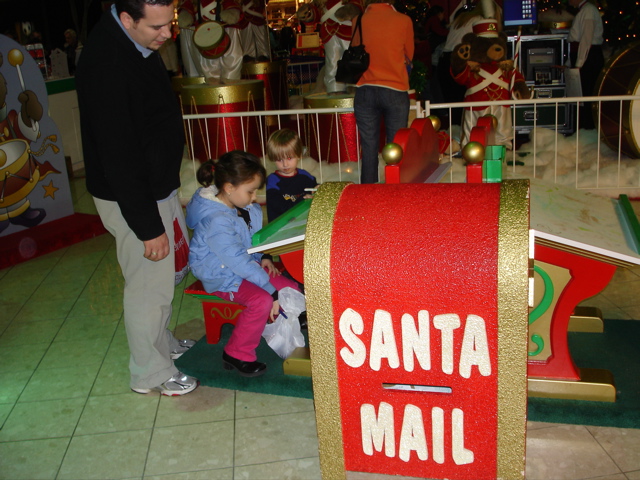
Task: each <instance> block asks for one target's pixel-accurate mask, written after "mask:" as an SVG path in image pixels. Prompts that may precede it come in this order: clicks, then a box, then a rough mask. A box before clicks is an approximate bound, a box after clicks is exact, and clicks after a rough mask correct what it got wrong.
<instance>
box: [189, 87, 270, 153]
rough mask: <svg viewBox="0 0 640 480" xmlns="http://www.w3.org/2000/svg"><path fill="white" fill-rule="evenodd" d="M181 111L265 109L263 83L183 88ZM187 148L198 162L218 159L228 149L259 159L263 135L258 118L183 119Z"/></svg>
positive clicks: (220, 112) (254, 110)
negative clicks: (248, 153) (189, 147)
mask: <svg viewBox="0 0 640 480" xmlns="http://www.w3.org/2000/svg"><path fill="white" fill-rule="evenodd" d="M181 98H182V108H183V110H184V113H185V114H209V113H218V114H225V113H236V112H258V111H263V110H264V84H263V82H262V80H236V81H234V82H233V83H228V84H219V85H210V84H206V83H205V84H201V85H184V86H183V87H182V93H181ZM185 121H186V122H187V123H186V125H185V129H186V132H187V135H189V136H190V139H189V140H188V142H189V145H190V146H191V144H192V145H193V152H194V155H195V157H196V158H198V159H199V160H200V161H206V160H208V159H215V158H219V157H220V155H222V154H223V153H226V152H229V151H231V150H245V151H247V152H250V153H253V154H254V155H257V156H262V144H261V139H262V138H263V137H264V134H263V132H262V129H261V124H260V117H259V116H223V117H216V118H206V119H193V120H185Z"/></svg>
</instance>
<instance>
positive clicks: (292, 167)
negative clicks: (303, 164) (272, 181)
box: [276, 157, 298, 177]
mask: <svg viewBox="0 0 640 480" xmlns="http://www.w3.org/2000/svg"><path fill="white" fill-rule="evenodd" d="M297 169H298V159H297V158H295V157H284V158H281V159H280V160H276V170H278V173H279V174H280V175H283V176H285V177H292V176H294V175H295V174H296V170H297Z"/></svg>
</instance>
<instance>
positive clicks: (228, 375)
mask: <svg viewBox="0 0 640 480" xmlns="http://www.w3.org/2000/svg"><path fill="white" fill-rule="evenodd" d="M232 330H233V326H232V325H228V324H227V325H224V326H223V327H222V335H221V337H220V342H219V343H217V344H215V345H210V344H208V343H207V340H206V337H203V338H202V339H201V340H200V341H199V342H198V343H196V344H195V345H194V346H193V347H192V348H190V349H189V351H188V352H187V353H185V354H184V355H182V356H181V357H180V358H179V359H177V360H176V362H175V363H176V366H177V367H178V368H179V369H180V371H181V372H184V373H186V374H187V375H192V376H194V377H196V378H197V379H199V380H200V383H201V384H202V385H206V386H208V387H217V388H228V389H230V390H242V391H244V392H255V393H268V394H271V395H283V396H287V397H302V398H313V392H312V388H311V378H310V377H300V376H294V375H285V374H284V373H283V371H282V361H283V360H282V358H280V357H279V356H278V355H276V354H275V353H274V351H273V350H271V348H269V345H267V343H266V342H265V340H264V338H263V339H262V340H260V345H259V346H258V348H257V350H256V353H257V354H258V359H259V360H260V361H261V362H264V363H266V364H267V373H265V374H264V375H261V376H260V377H253V378H247V377H242V376H240V375H238V373H237V372H236V371H235V370H234V371H229V370H225V369H224V368H222V348H223V347H224V345H225V344H226V343H227V340H228V339H229V336H230V335H231V331H232ZM305 338H306V332H305Z"/></svg>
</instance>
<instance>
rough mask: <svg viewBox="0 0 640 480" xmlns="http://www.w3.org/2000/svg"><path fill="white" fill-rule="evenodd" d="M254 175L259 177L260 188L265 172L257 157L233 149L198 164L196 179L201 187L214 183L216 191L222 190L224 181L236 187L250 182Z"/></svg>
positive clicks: (265, 175)
mask: <svg viewBox="0 0 640 480" xmlns="http://www.w3.org/2000/svg"><path fill="white" fill-rule="evenodd" d="M256 175H258V176H259V177H260V180H261V181H260V188H262V187H263V186H264V182H265V179H266V178H267V172H266V170H265V168H264V167H263V166H262V164H261V163H260V160H258V157H256V156H255V155H253V154H251V153H247V152H243V151H242V150H233V151H232V152H228V153H225V154H224V155H222V156H221V157H220V158H219V159H218V160H217V161H215V162H214V161H213V160H207V161H206V162H204V163H203V164H202V165H200V168H199V169H198V172H197V173H196V179H197V180H198V183H199V184H200V185H202V186H203V187H209V186H210V185H215V186H216V188H217V189H218V191H222V187H223V186H224V184H225V183H230V184H231V185H233V186H234V187H237V186H238V185H242V184H243V183H246V182H250V181H251V180H253V178H254V177H255V176H256Z"/></svg>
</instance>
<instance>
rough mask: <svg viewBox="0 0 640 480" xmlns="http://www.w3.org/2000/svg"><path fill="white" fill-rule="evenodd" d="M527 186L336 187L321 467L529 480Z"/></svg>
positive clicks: (316, 289)
mask: <svg viewBox="0 0 640 480" xmlns="http://www.w3.org/2000/svg"><path fill="white" fill-rule="evenodd" d="M528 244H529V243H528V182H527V181H506V182H503V183H501V184H448V185H444V184H399V185H353V184H344V183H325V184H324V185H322V186H321V187H320V189H319V190H318V192H317V194H316V196H315V198H314V200H313V202H312V204H311V209H310V212H309V219H308V223H307V230H306V237H305V259H304V272H305V273H304V278H305V288H306V294H307V309H308V315H309V340H310V349H311V359H312V378H313V388H314V399H315V406H316V415H317V426H318V436H319V448H320V464H321V471H322V476H323V478H325V479H331V480H335V479H340V478H346V472H351V471H353V472H370V473H377V474H389V475H391V474H393V475H404V476H410V477H420V478H433V479H440V478H448V479H469V480H470V479H473V480H479V479H495V478H510V479H517V478H524V451H525V449H524V446H525V425H526V398H527V393H526V388H527V370H526V369H527V336H526V335H527V333H526V332H527V315H528V303H527V293H528V275H529V274H528V267H529V262H528V253H529V252H528Z"/></svg>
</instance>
